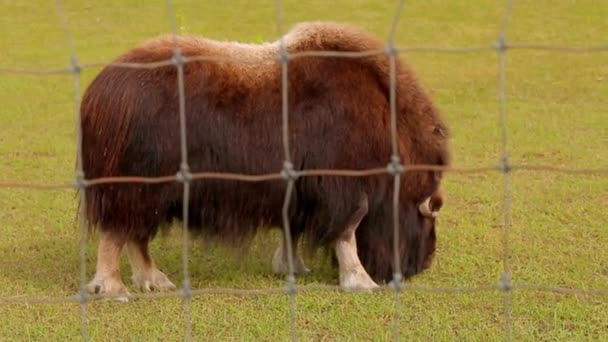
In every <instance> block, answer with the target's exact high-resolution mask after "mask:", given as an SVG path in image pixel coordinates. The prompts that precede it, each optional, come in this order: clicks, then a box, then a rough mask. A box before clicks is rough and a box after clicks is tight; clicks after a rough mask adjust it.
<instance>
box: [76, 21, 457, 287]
mask: <svg viewBox="0 0 608 342" xmlns="http://www.w3.org/2000/svg"><path fill="white" fill-rule="evenodd" d="M177 42H178V44H179V47H180V49H181V52H182V54H183V55H185V56H215V57H223V56H225V57H243V56H247V57H260V59H266V60H265V61H262V60H261V61H260V62H259V63H254V64H244V63H238V62H220V61H214V62H211V61H205V62H203V61H199V62H190V63H187V64H186V65H185V66H184V89H185V100H186V105H185V109H186V120H187V138H188V143H187V144H188V145H187V146H188V157H189V159H188V164H189V166H190V169H191V171H192V172H200V171H210V172H231V173H247V174H262V173H274V172H277V171H280V170H281V168H282V165H283V147H282V141H281V129H282V127H281V105H282V104H281V65H280V63H279V62H278V61H276V60H271V58H273V57H277V55H278V54H279V42H273V43H267V44H264V45H250V44H241V43H234V42H218V41H213V40H208V39H202V38H195V37H179V38H178V40H177ZM284 42H285V47H286V50H287V51H288V52H289V53H296V52H301V51H307V50H333V51H365V50H371V49H382V48H383V44H382V42H381V41H379V40H378V39H376V38H375V37H373V36H372V35H371V34H369V33H367V32H365V31H362V30H360V29H358V28H355V27H352V26H349V25H345V24H338V23H302V24H299V25H297V26H296V27H294V28H293V29H292V30H291V31H290V32H289V33H288V34H287V35H286V36H285V37H284ZM173 47H174V41H173V39H172V37H168V36H163V37H159V38H156V39H153V40H150V41H147V42H145V43H143V44H142V45H140V46H138V47H136V48H134V49H132V50H130V51H128V52H127V53H126V54H124V55H122V56H121V57H119V58H118V59H117V60H116V61H117V62H136V63H144V62H157V61H162V60H168V59H171V57H172V55H173ZM396 66H397V68H396V70H397V89H396V94H397V96H398V98H397V115H398V135H399V148H400V153H401V156H400V157H401V161H402V162H403V163H404V164H405V165H411V164H434V165H447V164H448V162H449V153H448V147H447V140H448V137H447V136H448V133H447V128H446V126H445V124H444V123H443V121H442V119H441V118H440V114H439V111H438V109H437V108H436V107H435V106H434V105H433V103H432V101H431V99H430V96H429V95H428V94H427V93H426V92H425V91H424V90H423V88H422V87H421V86H420V85H419V82H418V81H417V79H416V78H415V76H414V74H413V72H412V71H411V70H410V68H409V67H408V66H407V65H406V64H404V63H403V62H402V61H400V60H397V65H396ZM176 77H177V72H176V67H175V66H166V67H160V68H155V69H133V68H122V67H116V66H108V67H106V68H104V69H103V70H102V71H101V73H100V74H99V75H98V76H97V77H96V78H95V80H94V81H93V82H92V83H91V84H90V86H89V87H88V89H87V91H86V93H85V94H84V97H83V100H82V107H81V115H82V133H83V146H82V152H83V168H84V172H85V175H86V178H87V179H91V178H97V177H110V176H164V175H171V174H175V173H176V172H178V171H179V170H180V161H181V160H180V158H181V156H180V133H179V105H178V88H177V79H176ZM288 98H289V102H288V108H289V118H290V126H289V128H290V132H289V133H290V144H291V149H292V151H291V152H292V160H293V164H294V167H295V168H296V169H300V170H301V169H367V168H375V167H378V166H382V165H386V164H387V162H388V161H389V160H390V156H391V143H390V110H389V59H388V57H387V56H386V55H381V56H372V57H365V58H357V59H347V58H335V57H331V58H329V57H299V58H296V59H294V60H291V61H290V62H289V64H288ZM440 180H441V172H433V171H417V172H408V173H406V174H405V175H403V177H402V183H401V184H402V186H401V189H400V212H399V217H400V236H401V245H400V250H399V255H400V258H401V265H402V273H403V274H404V275H405V276H406V277H409V276H412V275H414V274H416V273H419V272H420V271H422V270H423V269H424V268H426V267H428V266H429V265H430V260H431V259H432V256H433V254H434V248H435V247H434V246H435V217H434V216H435V214H436V212H437V210H438V208H439V207H440V205H437V203H440V202H441V201H440V197H439V195H436V196H434V197H433V200H432V201H431V202H430V203H429V202H428V201H426V202H425V200H426V199H429V198H430V197H431V195H433V194H438V192H437V191H438V188H439V184H440ZM285 188H286V182H285V181H282V180H277V181H268V182H261V183H243V182H229V181H220V180H200V181H198V180H197V181H195V182H193V183H192V184H191V195H190V202H189V205H190V206H189V213H190V214H189V224H190V227H189V229H190V230H192V231H193V232H202V233H203V235H207V236H211V237H217V236H220V237H221V238H222V239H224V240H226V242H227V243H233V244H237V246H242V244H244V243H246V242H247V241H250V240H251V238H252V237H253V236H254V235H255V233H256V231H257V230H258V228H260V227H282V216H281V207H282V203H283V200H284V198H283V197H284V194H285ZM392 188H393V178H392V176H389V175H382V176H376V177H365V178H353V177H335V176H334V177H329V176H318V177H302V178H299V179H297V181H296V182H295V190H294V192H293V198H292V202H291V206H290V211H289V220H290V224H291V228H292V235H293V240H294V246H296V245H297V243H298V241H300V240H302V241H304V242H306V243H307V245H308V246H309V247H310V248H312V249H316V248H320V247H323V248H331V249H333V250H334V251H335V257H336V259H337V261H338V267H339V272H340V285H341V286H342V287H343V288H344V289H348V290H356V289H372V288H375V287H377V285H376V282H375V281H374V280H373V279H375V280H376V281H379V280H390V279H391V277H392V273H393V270H392V267H393V253H392V250H393V247H392V246H393V244H392V236H393V224H392V222H393V221H392V196H393V195H392V192H393V189H392ZM182 191H183V190H182V185H181V184H179V183H177V184H175V183H173V184H171V183H170V184H155V185H151V184H106V185H95V186H91V187H90V188H88V189H87V191H86V197H85V200H86V216H87V219H88V220H89V222H90V224H91V225H92V226H96V227H98V228H99V231H100V234H101V238H100V244H99V248H98V260H97V272H96V274H95V277H94V279H93V280H92V281H91V282H90V284H89V289H90V291H92V292H95V293H105V294H108V295H112V296H116V295H119V296H124V297H127V296H128V295H129V293H128V290H127V288H126V286H125V285H124V283H123V282H122V280H121V276H120V273H119V267H118V266H119V258H120V252H121V250H122V249H123V248H126V250H127V254H128V256H129V261H130V264H131V267H132V270H133V281H134V283H135V284H136V285H137V286H138V287H140V288H141V289H143V290H153V289H159V290H162V289H172V288H175V286H174V285H173V283H171V281H169V279H168V278H167V277H166V276H165V274H163V273H162V272H161V271H160V270H159V269H158V268H157V267H156V266H155V264H154V261H153V259H152V257H151V256H150V253H149V251H148V244H149V242H150V240H151V239H152V238H153V237H154V236H155V234H156V233H157V231H158V229H159V227H160V226H162V225H164V224H167V223H170V222H171V221H172V220H174V219H182V217H181V216H182V205H183V203H182ZM429 209H435V210H434V212H432V211H430V210H429ZM284 250H285V248H284V246H280V247H279V248H278V249H277V251H276V253H275V255H274V259H273V269H274V270H275V272H278V273H285V272H286V264H285V253H284ZM294 260H295V261H296V271H297V272H299V273H301V272H306V271H308V269H307V268H306V266H305V265H304V264H303V263H302V261H301V259H300V257H299V256H296V257H295V259H294ZM370 275H371V277H370ZM372 278H373V279H372Z"/></svg>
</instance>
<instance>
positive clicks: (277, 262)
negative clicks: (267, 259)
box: [272, 235, 310, 275]
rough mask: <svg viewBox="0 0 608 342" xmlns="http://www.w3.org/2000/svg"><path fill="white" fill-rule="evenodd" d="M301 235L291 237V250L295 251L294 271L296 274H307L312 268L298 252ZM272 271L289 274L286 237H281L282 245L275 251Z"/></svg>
mask: <svg viewBox="0 0 608 342" xmlns="http://www.w3.org/2000/svg"><path fill="white" fill-rule="evenodd" d="M299 237H300V236H299V235H294V236H292V239H291V246H292V247H291V251H292V252H293V255H294V257H293V271H294V273H295V274H305V273H308V272H310V269H309V268H308V267H306V264H304V261H303V260H302V257H301V256H300V255H299V254H298V253H297V248H298V240H299ZM272 271H273V272H274V273H275V274H281V275H288V274H289V262H288V259H287V241H286V239H285V238H283V239H281V245H280V246H279V247H278V248H277V250H276V251H275V252H274V256H273V258H272Z"/></svg>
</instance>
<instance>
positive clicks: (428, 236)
mask: <svg viewBox="0 0 608 342" xmlns="http://www.w3.org/2000/svg"><path fill="white" fill-rule="evenodd" d="M442 206H443V196H442V194H441V192H440V191H436V192H435V193H434V194H433V195H432V196H430V197H428V198H427V199H426V200H424V201H422V202H421V203H418V204H416V205H414V204H412V203H405V204H404V205H402V207H401V211H400V213H399V223H400V226H399V248H398V252H399V260H400V263H401V265H400V266H401V274H402V275H403V277H404V278H406V279H407V278H409V277H411V276H414V275H416V274H418V273H420V272H422V271H424V270H425V269H427V268H429V267H430V266H431V265H432V263H433V258H434V257H435V250H436V233H435V226H436V223H437V219H438V214H439V210H440V209H441V207H442ZM391 209H392V208H390V207H389V208H384V210H382V213H380V212H379V213H377V214H372V215H370V216H369V217H368V218H367V219H366V221H364V222H362V225H361V226H360V231H358V232H357V249H358V255H359V258H360V259H361V263H362V264H363V267H364V268H365V270H366V271H367V272H368V273H369V275H370V276H371V277H372V278H373V279H374V280H375V281H378V282H381V281H385V282H390V281H391V280H392V279H393V273H394V268H393V267H394V266H393V265H394V252H393V250H394V249H393V232H394V229H393V220H392V217H393V216H392V214H391V212H392V210H391Z"/></svg>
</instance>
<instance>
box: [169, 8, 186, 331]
mask: <svg viewBox="0 0 608 342" xmlns="http://www.w3.org/2000/svg"><path fill="white" fill-rule="evenodd" d="M166 7H167V12H168V16H169V23H170V25H171V31H172V36H173V43H174V48H173V57H172V62H173V64H174V65H175V67H176V72H177V90H178V91H177V92H178V102H179V137H180V152H181V163H180V167H179V171H178V174H177V178H178V180H179V181H180V182H181V183H182V184H183V189H184V191H183V198H182V203H183V205H182V216H183V220H182V264H183V273H184V280H183V285H182V289H181V295H182V298H183V301H184V325H185V327H184V340H186V341H192V314H191V308H190V306H191V301H192V291H191V290H192V289H191V286H190V267H189V259H190V256H189V251H190V235H189V232H188V226H189V215H190V212H189V211H190V183H191V181H192V174H191V173H190V166H189V165H188V140H187V131H186V127H187V126H186V95H185V89H184V88H185V87H184V65H185V60H184V57H183V55H182V53H181V48H180V45H179V38H178V34H179V32H178V27H177V19H176V15H175V8H174V5H173V2H172V1H171V0H167V1H166Z"/></svg>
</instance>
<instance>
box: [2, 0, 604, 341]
mask: <svg viewBox="0 0 608 342" xmlns="http://www.w3.org/2000/svg"><path fill="white" fill-rule="evenodd" d="M161 3H162V2H152V1H142V0H139V1H138V0H128V1H121V2H117V1H113V2H111V1H107V0H103V1H102V0H99V1H87V2H79V1H65V7H66V12H67V17H68V22H69V28H70V30H71V32H73V34H74V40H75V47H76V51H77V55H78V59H79V61H80V62H81V63H94V62H107V61H109V60H111V59H112V58H114V57H115V56H116V55H117V54H119V53H121V52H123V51H124V50H126V49H128V48H129V47H131V46H133V45H134V44H136V43H137V42H139V41H140V40H142V39H146V38H149V37H152V36H154V35H157V34H160V33H166V32H168V31H169V30H170V29H169V21H168V18H167V15H166V11H165V7H164V5H163V4H161ZM273 6H274V1H255V2H253V1H245V0H238V1H237V0H234V1H230V2H226V1H223V2H215V1H214V2H212V1H209V2H199V1H176V13H177V17H178V23H177V24H178V26H179V27H180V28H181V29H182V30H185V31H186V32H187V33H192V34H199V35H205V36H208V37H212V38H218V39H231V40H242V41H253V42H259V41H264V40H266V41H268V40H274V39H276V38H277V29H276V26H275V18H274V16H275V12H274V7H273ZM503 10H504V9H503V4H502V1H490V0H475V1H447V0H432V1H418V2H409V1H408V2H406V5H405V8H404V11H403V16H402V18H401V22H400V24H399V27H398V31H397V42H398V44H399V45H428V46H430V45H436V46H444V47H459V46H479V45H489V44H492V43H493V42H494V41H495V40H496V38H497V36H498V31H499V29H500V23H501V20H502V15H503ZM393 11H394V4H393V1H372V0H357V1H346V0H339V1H338V0H336V1H331V2H330V1H321V0H311V1H294V0H290V1H284V19H285V22H286V23H285V26H284V29H285V30H287V29H288V28H289V26H291V24H293V23H295V22H298V21H302V20H319V19H329V20H340V21H349V22H352V23H356V24H359V25H361V26H363V27H365V28H367V29H369V30H372V31H373V32H376V33H377V34H378V35H381V36H386V34H387V33H388V29H389V26H390V22H391V20H392V18H393V14H394V13H393ZM0 12H1V13H2V16H1V18H0V32H2V35H0V50H1V51H2V54H0V66H6V67H11V66H13V67H24V68H55V67H65V66H67V65H68V62H69V53H68V50H67V46H66V41H65V36H64V35H63V33H62V31H61V28H60V25H59V20H58V18H57V15H56V12H55V8H54V5H53V2H52V1H31V2H25V1H20V2H17V1H8V0H2V1H0ZM607 17H608V6H606V5H605V4H604V3H603V2H602V1H594V0H586V1H585V0H581V1H570V0H569V1H566V0H564V1H559V2H556V1H550V0H535V1H528V2H521V3H520V2H515V7H514V9H513V16H512V18H511V20H510V22H509V29H508V32H507V39H508V41H512V42H532V43H541V44H572V45H597V44H605V43H606V34H607V33H608V20H606V18H607ZM607 55H608V53H606V52H603V53H595V54H592V53H580V54H567V53H560V52H548V51H529V50H510V51H509V52H508V55H507V64H506V68H507V69H506V79H507V86H506V91H507V116H508V119H507V121H508V133H509V151H510V155H511V157H512V161H513V162H514V163H526V164H546V165H549V164H552V165H557V166H562V167H579V168H599V167H604V168H605V167H607V166H608V100H607V96H606V95H607V94H608V63H607V61H608V58H607V57H608V56H607ZM405 57H406V58H407V59H408V61H409V62H410V64H411V65H412V66H413V67H414V68H415V70H416V71H417V73H418V74H419V76H420V79H421V80H422V81H423V83H424V84H425V85H426V86H427V87H428V88H429V89H431V90H432V92H433V95H434V98H435V99H436V102H437V104H438V105H439V106H440V108H441V109H442V111H443V112H444V114H445V117H446V120H447V122H448V124H449V126H450V127H451V130H452V132H453V135H454V137H453V141H452V149H453V154H454V164H455V166H458V167H477V166H488V165H496V164H497V163H498V161H499V156H500V151H501V144H500V129H499V114H498V113H499V105H498V81H497V79H498V64H497V57H496V53H495V52H493V51H488V52H480V53H469V54H440V53H430V52H412V53H409V54H407V55H406V56H405ZM97 72H99V69H87V70H85V72H84V73H83V83H84V84H83V85H86V84H88V82H89V81H90V80H91V78H92V77H93V76H94V75H95V74H96V73H97ZM0 104H1V106H2V108H1V110H0V181H9V180H11V181H27V182H51V183H55V182H66V181H70V180H71V179H72V177H73V173H74V156H75V134H74V133H75V130H74V108H73V79H72V77H71V76H70V75H61V76H58V75H54V76H29V75H13V74H0ZM511 190H512V191H511V197H512V200H511V204H512V205H511V216H510V218H511V234H510V247H511V248H510V250H511V253H510V259H509V261H510V264H511V268H512V280H513V281H514V282H515V283H530V284H545V285H555V286H562V287H571V288H582V289H599V288H607V287H608V249H607V248H606V246H608V215H606V212H605V210H606V208H607V207H608V180H607V179H606V178H605V177H600V176H580V175H579V176H575V175H565V174H557V173H538V172H517V173H515V174H513V177H512V187H511ZM502 191H503V179H502V176H501V175H500V174H497V173H490V174H474V175H463V174H449V175H448V176H447V178H446V180H445V192H446V195H447V196H448V197H447V203H446V206H445V208H444V209H443V211H442V218H441V222H440V226H439V227H438V229H439V232H438V234H439V239H440V240H439V252H438V257H437V259H436V263H435V264H434V266H433V267H432V268H431V269H430V270H429V271H428V272H426V273H425V274H423V275H421V276H419V277H417V278H415V279H414V280H413V281H412V283H413V284H416V285H426V286H442V287H450V286H478V285H487V284H495V283H496V282H498V280H499V277H500V274H501V272H502V258H503V245H502V226H501V224H502V222H503V205H502V203H503V202H502V200H503V192H502ZM75 208H76V202H75V198H74V192H73V191H72V190H48V191H41V190H24V189H7V188H2V189H0V236H2V239H0V296H69V295H72V294H74V293H75V292H76V291H77V290H78V286H79V257H78V255H79V254H78V253H79V252H78V228H77V227H76V226H75V221H74V215H75ZM277 210H279V209H278V208H277ZM271 237H272V239H271V241H270V242H267V241H263V240H262V239H260V240H259V241H258V242H259V243H258V244H257V245H256V246H255V248H254V249H253V250H252V251H251V255H250V256H249V257H247V258H243V259H242V260H241V259H238V258H234V257H229V256H226V254H227V253H225V251H223V250H222V249H221V248H220V249H218V248H214V249H211V250H208V249H207V248H203V247H202V246H198V245H196V246H194V249H193V252H192V254H193V255H192V258H191V264H190V269H191V275H192V286H193V287H195V288H204V287H230V288H270V287H277V286H282V285H283V284H284V282H283V280H282V279H279V278H277V277H274V276H273V275H272V274H271V272H270V258H271V251H272V250H273V247H274V242H275V241H276V235H272V236H271ZM153 249H154V255H155V256H156V258H157V261H158V263H159V264H160V266H161V268H162V269H163V270H166V271H167V273H168V274H169V276H170V277H171V278H172V279H173V280H174V281H175V282H176V283H177V285H178V286H179V285H180V282H181V277H182V271H181V265H182V264H181V259H180V258H181V247H180V240H179V233H178V232H176V233H175V234H173V235H172V236H170V237H169V238H167V239H165V240H157V241H155V242H154V245H153ZM87 255H88V257H89V259H88V260H87V265H88V271H89V276H90V273H91V272H92V270H93V266H94V262H95V259H94V256H95V245H94V244H90V245H89V248H88V250H87ZM310 263H312V264H313V266H314V269H313V271H314V272H313V273H312V274H311V275H309V276H305V277H302V278H299V279H298V283H299V284H312V283H318V284H335V283H336V277H335V271H334V270H332V269H331V268H330V267H329V266H328V265H326V264H324V263H322V261H321V260H311V261H310ZM126 266H127V265H126V262H123V269H124V271H125V272H124V274H123V276H124V277H125V278H126V277H128V276H129V272H128V268H127V267H126ZM392 301H393V296H392V295H391V294H345V293H335V292H307V293H303V294H300V295H298V297H297V329H298V330H297V332H298V336H299V337H300V338H301V339H303V340H389V339H391V337H392V327H393V325H392V317H393V313H394V311H393V306H392ZM512 306H513V311H512V321H513V336H514V338H515V340H525V341H536V340H568V341H570V340H574V341H578V340H608V297H606V296H603V297H589V296H575V295H559V294H552V293H541V292H532V291H516V292H514V293H513V298H512ZM88 309H89V311H88V326H89V335H90V337H91V338H92V339H94V340H160V339H163V340H180V339H182V337H183V330H184V319H183V307H182V302H181V301H180V300H178V299H162V300H155V301H149V300H140V301H137V302H135V303H132V304H127V305H125V304H118V303H112V302H94V303H92V304H90V305H89V307H88ZM288 313H289V311H288V299H287V298H286V296H284V295H264V296H246V297H238V296H231V295H216V294H214V295H202V296H197V297H196V298H194V300H193V303H192V313H191V314H192V321H193V326H192V328H193V337H194V338H195V339H196V340H272V341H274V340H285V339H287V338H288V337H289V331H288V323H289V321H288ZM399 314H400V324H399V329H400V330H399V333H400V335H401V336H402V339H403V340H429V339H433V340H479V341H493V340H499V339H501V338H502V337H503V334H504V315H503V298H502V294H501V293H499V292H485V293H474V294H449V293H411V292H406V293H404V294H403V295H402V296H401V299H400V313H399ZM0 317H1V322H2V324H0V340H74V339H77V338H78V337H79V336H80V324H81V318H80V308H79V306H78V305H77V304H6V303H2V304H0Z"/></svg>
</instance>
